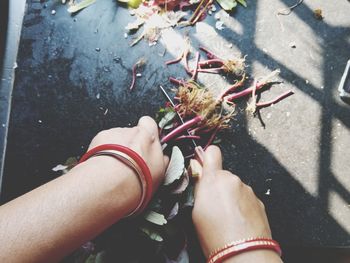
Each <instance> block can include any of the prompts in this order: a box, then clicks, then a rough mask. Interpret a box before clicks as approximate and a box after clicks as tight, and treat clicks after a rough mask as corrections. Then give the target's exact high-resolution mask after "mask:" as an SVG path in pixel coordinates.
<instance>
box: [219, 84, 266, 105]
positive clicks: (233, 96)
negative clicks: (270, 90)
mask: <svg viewBox="0 0 350 263" xmlns="http://www.w3.org/2000/svg"><path fill="white" fill-rule="evenodd" d="M266 84H267V83H259V84H257V85H256V90H259V89H261V88H263V87H264V86H265V85H266ZM253 89H254V87H250V88H247V89H245V90H242V91H241V92H237V93H233V94H231V95H227V96H226V97H224V99H225V100H227V101H233V100H235V99H238V98H241V97H244V96H247V95H250V94H251V93H252V92H253Z"/></svg>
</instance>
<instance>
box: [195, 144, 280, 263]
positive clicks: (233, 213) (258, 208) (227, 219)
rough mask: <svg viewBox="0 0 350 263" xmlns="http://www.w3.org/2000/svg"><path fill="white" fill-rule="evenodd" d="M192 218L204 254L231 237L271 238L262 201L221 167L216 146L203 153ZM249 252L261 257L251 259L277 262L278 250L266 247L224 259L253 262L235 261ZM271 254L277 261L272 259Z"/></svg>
mask: <svg viewBox="0 0 350 263" xmlns="http://www.w3.org/2000/svg"><path fill="white" fill-rule="evenodd" d="M192 218H193V223H194V225H195V228H196V230H197V233H198V238H199V241H200V243H201V246H202V249H203V252H204V254H205V256H206V257H208V256H209V254H210V253H212V252H213V251H214V250H216V249H218V248H222V247H223V246H225V245H226V244H228V243H230V242H233V241H237V240H241V239H246V238H256V237H265V238H271V231H270V227H269V223H268V220H267V216H266V213H265V208H264V205H263V203H262V202H261V201H260V200H259V199H258V198H257V197H256V196H255V194H254V192H253V190H252V188H251V187H249V186H247V185H245V184H244V183H243V182H242V181H241V180H240V179H239V178H238V177H237V176H235V175H233V174H232V173H230V172H229V171H225V170H222V156H221V152H220V149H219V148H218V147H216V146H210V147H209V148H208V149H207V150H206V152H205V153H204V160H203V170H202V174H201V176H200V177H199V179H198V182H197V183H196V186H195V203H194V209H193V213H192ZM257 253H264V255H257ZM248 254H249V255H253V256H258V258H257V259H259V260H260V261H259V260H258V261H254V262H265V261H262V260H261V259H262V258H269V260H270V261H269V262H280V259H279V257H278V256H277V254H275V253H274V252H272V251H268V250H261V251H252V252H249V253H248V252H246V253H242V254H241V255H237V256H235V257H234V258H232V260H231V259H230V261H227V262H253V261H251V260H249V261H245V260H247V259H245V260H244V261H238V260H239V258H242V257H246V256H249V255H248ZM272 258H275V259H276V260H277V261H272ZM233 259H234V260H236V261H233ZM250 259H252V258H250ZM225 262H226V261H225Z"/></svg>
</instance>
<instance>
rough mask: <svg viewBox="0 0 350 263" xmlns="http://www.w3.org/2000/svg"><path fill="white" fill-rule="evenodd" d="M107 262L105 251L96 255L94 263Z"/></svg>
mask: <svg viewBox="0 0 350 263" xmlns="http://www.w3.org/2000/svg"><path fill="white" fill-rule="evenodd" d="M106 262H108V261H107V255H106V252H105V251H101V252H99V253H97V255H96V260H95V263H106Z"/></svg>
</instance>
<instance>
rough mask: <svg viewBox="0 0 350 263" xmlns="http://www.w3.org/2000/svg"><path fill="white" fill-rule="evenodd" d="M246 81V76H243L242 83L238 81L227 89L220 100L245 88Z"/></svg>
mask: <svg viewBox="0 0 350 263" xmlns="http://www.w3.org/2000/svg"><path fill="white" fill-rule="evenodd" d="M244 80H245V74H244V75H243V77H242V79H241V80H240V81H237V82H236V83H235V84H233V85H232V86H231V87H229V88H227V89H225V90H224V91H223V92H222V93H221V94H220V95H219V97H218V98H219V99H220V100H222V99H223V98H224V97H225V96H226V95H227V94H228V93H231V92H233V91H235V90H236V89H238V88H240V87H242V86H243V84H244Z"/></svg>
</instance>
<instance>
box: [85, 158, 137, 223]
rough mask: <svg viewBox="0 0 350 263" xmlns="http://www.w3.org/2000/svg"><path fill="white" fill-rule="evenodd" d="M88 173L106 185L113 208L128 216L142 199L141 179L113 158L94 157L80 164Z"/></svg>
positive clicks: (106, 194)
mask: <svg viewBox="0 0 350 263" xmlns="http://www.w3.org/2000/svg"><path fill="white" fill-rule="evenodd" d="M80 166H81V169H84V170H85V171H86V173H88V174H93V175H95V176H98V177H99V179H100V180H99V181H100V182H101V183H103V184H105V198H106V201H107V200H108V203H110V205H111V206H113V207H115V209H118V212H122V216H126V215H127V214H129V213H130V212H131V211H133V210H134V209H135V208H136V207H137V205H138V203H139V200H140V198H141V187H140V182H139V179H138V177H137V175H136V173H135V172H134V170H133V169H131V168H130V167H129V166H127V165H126V164H124V163H122V162H121V161H119V160H117V159H115V158H113V157H111V156H94V157H92V158H89V159H88V160H86V161H85V162H83V163H81V164H79V167H80Z"/></svg>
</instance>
